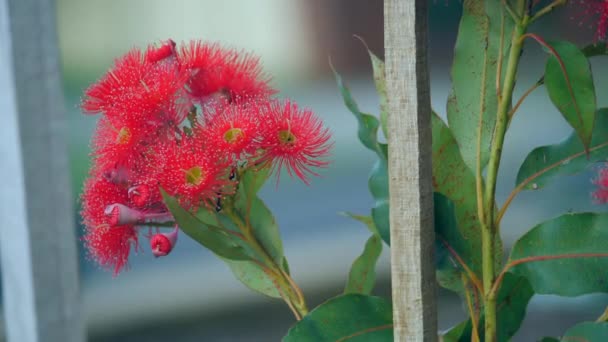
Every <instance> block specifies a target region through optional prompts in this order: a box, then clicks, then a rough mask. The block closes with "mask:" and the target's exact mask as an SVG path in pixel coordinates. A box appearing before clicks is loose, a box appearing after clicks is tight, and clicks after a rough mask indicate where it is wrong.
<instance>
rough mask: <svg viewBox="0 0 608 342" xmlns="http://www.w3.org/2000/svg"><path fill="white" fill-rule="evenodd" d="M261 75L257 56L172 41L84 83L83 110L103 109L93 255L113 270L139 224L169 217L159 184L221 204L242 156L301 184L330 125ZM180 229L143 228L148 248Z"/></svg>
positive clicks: (167, 242)
mask: <svg viewBox="0 0 608 342" xmlns="http://www.w3.org/2000/svg"><path fill="white" fill-rule="evenodd" d="M267 81H268V79H267V77H265V76H264V75H263V74H262V71H261V67H260V63H259V61H258V59H257V58H256V57H253V56H251V55H248V54H243V53H241V52H237V51H235V50H229V49H222V48H221V47H220V46H219V45H218V44H207V43H202V42H198V41H196V42H192V43H190V44H188V45H184V46H181V47H179V48H176V44H175V43H174V42H173V41H171V40H169V41H167V42H164V43H163V44H161V45H160V46H149V47H147V48H146V49H144V50H138V49H133V50H131V51H129V52H128V53H127V54H125V55H124V56H123V57H121V58H119V59H117V60H116V62H115V64H114V66H113V68H112V69H111V70H110V71H108V73H106V75H104V76H103V77H102V78H101V79H100V80H99V81H98V82H97V83H95V84H93V85H92V86H91V87H90V88H89V89H87V91H86V93H85V98H84V100H83V102H82V109H83V111H85V112H87V113H100V114H102V117H101V118H100V119H99V121H98V126H97V130H96V132H95V135H94V137H93V139H92V154H93V157H94V158H93V166H92V168H91V171H90V179H89V180H87V182H86V184H85V189H84V193H83V195H82V213H81V214H82V217H83V222H84V224H85V226H86V232H85V236H84V241H85V244H86V247H87V249H88V251H89V256H90V257H91V258H92V259H93V260H95V261H96V262H97V263H99V264H100V265H101V266H102V267H103V268H107V269H112V270H113V272H114V274H115V275H116V274H118V273H119V272H120V271H121V270H123V269H124V268H125V267H126V266H127V264H128V259H129V255H130V253H131V248H132V247H133V246H134V247H135V248H136V249H137V247H138V239H139V237H138V229H140V227H141V226H154V225H157V224H160V223H163V224H166V222H172V221H173V218H172V216H171V215H170V214H169V213H168V211H167V208H166V207H165V205H164V203H163V201H162V196H161V194H160V191H159V187H162V188H164V189H165V190H166V191H167V192H168V193H169V194H170V195H172V196H175V197H177V198H178V200H179V201H180V204H181V205H183V206H185V207H187V208H188V209H189V210H192V211H195V210H201V209H203V210H209V209H211V208H215V209H216V210H221V205H220V203H219V201H220V200H219V199H218V198H222V197H224V196H231V195H233V194H234V187H235V185H236V184H237V180H236V179H235V177H234V173H235V169H236V168H237V167H239V165H242V164H241V163H240V162H242V161H251V162H253V161H254V160H255V162H256V163H266V165H270V166H271V167H273V168H275V169H277V170H278V171H280V169H282V168H283V167H286V168H287V170H288V172H289V174H290V175H292V174H293V173H295V174H296V175H297V176H298V177H299V178H301V179H302V180H303V181H304V182H306V183H308V177H309V175H311V174H312V175H316V173H315V171H314V170H313V168H316V167H324V166H326V165H327V164H328V162H327V161H325V160H323V159H324V158H325V157H327V155H328V153H329V148H330V146H331V144H330V143H329V138H330V136H329V132H328V130H327V129H325V128H323V126H322V124H321V121H320V120H319V119H318V118H316V117H315V116H314V115H313V114H312V112H311V111H310V110H300V109H299V108H298V107H297V106H296V105H295V104H293V103H291V102H289V101H287V102H285V103H280V102H277V101H276V100H272V99H271V98H270V95H272V94H274V93H275V90H274V89H272V88H271V87H270V86H269V85H268V83H267ZM186 117H187V118H188V120H186ZM218 208H219V209H218ZM178 230H179V229H178V228H177V227H175V229H174V230H173V231H172V232H170V233H162V234H161V233H157V234H154V235H152V236H146V237H147V238H149V239H150V248H151V250H152V254H153V255H154V256H157V257H158V256H165V255H167V254H169V253H170V252H171V251H172V250H173V248H174V246H175V243H176V240H177V234H178Z"/></svg>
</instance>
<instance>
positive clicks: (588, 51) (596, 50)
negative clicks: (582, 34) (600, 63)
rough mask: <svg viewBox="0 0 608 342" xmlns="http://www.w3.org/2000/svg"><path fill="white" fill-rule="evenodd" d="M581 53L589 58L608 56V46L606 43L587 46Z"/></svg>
mask: <svg viewBox="0 0 608 342" xmlns="http://www.w3.org/2000/svg"><path fill="white" fill-rule="evenodd" d="M581 51H582V52H583V54H584V55H585V56H587V57H588V58H589V57H595V56H603V55H608V44H606V43H604V42H598V43H595V44H591V45H587V46H585V47H584V48H583V49H582V50H581Z"/></svg>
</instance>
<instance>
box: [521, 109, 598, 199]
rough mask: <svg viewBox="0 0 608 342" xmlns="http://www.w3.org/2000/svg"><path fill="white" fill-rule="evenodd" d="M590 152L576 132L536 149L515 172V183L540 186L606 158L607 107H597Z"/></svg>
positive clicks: (529, 186)
mask: <svg viewBox="0 0 608 342" xmlns="http://www.w3.org/2000/svg"><path fill="white" fill-rule="evenodd" d="M596 121H597V122H596V124H595V128H594V131H593V136H592V140H591V144H590V146H589V153H588V154H585V147H584V146H583V143H582V142H581V140H580V138H579V136H578V135H577V134H576V133H572V134H571V135H570V137H568V138H567V139H566V140H564V141H563V142H561V143H559V144H556V145H549V146H542V147H537V148H535V149H534V150H533V151H532V152H530V154H528V156H527V157H526V159H525V160H524V162H523V164H522V165H521V167H520V168H519V172H518V173H517V184H518V185H520V184H522V183H523V182H524V181H526V179H529V181H527V184H526V185H525V186H524V189H525V190H534V189H540V188H543V187H544V186H546V185H547V184H549V183H551V181H553V180H554V179H556V178H557V177H558V176H560V175H571V174H575V173H577V172H581V171H583V170H585V168H587V167H588V166H589V165H592V164H593V163H596V162H598V161H601V160H605V159H607V158H608V130H606V127H608V108H603V109H600V110H598V112H597V115H596Z"/></svg>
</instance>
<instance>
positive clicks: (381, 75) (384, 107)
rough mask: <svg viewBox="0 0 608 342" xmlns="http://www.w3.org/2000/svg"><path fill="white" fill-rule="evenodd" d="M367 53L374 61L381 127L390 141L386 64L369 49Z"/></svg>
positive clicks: (373, 67)
mask: <svg viewBox="0 0 608 342" xmlns="http://www.w3.org/2000/svg"><path fill="white" fill-rule="evenodd" d="M367 52H368V53H369V57H370V58H371V60H372V69H373V72H374V84H375V85H376V92H377V93H378V97H379V99H380V127H382V133H383V134H384V137H385V138H387V139H388V95H387V92H386V74H385V69H384V62H383V61H382V60H381V59H380V58H378V56H376V55H375V54H374V53H373V52H371V51H370V50H369V49H368V50H367Z"/></svg>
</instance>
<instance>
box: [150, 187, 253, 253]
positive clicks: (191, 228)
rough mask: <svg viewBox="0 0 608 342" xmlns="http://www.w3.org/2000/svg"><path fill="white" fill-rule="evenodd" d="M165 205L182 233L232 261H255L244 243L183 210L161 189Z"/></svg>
mask: <svg viewBox="0 0 608 342" xmlns="http://www.w3.org/2000/svg"><path fill="white" fill-rule="evenodd" d="M160 192H161V194H162V196H163V200H164V202H165V205H166V206H167V208H168V209H169V211H170V212H171V214H172V215H173V217H174V218H175V222H176V223H177V224H178V225H179V228H180V229H181V231H183V232H184V233H186V235H188V236H190V237H191V238H192V239H194V240H195V241H197V242H198V243H200V244H201V245H203V246H204V247H206V248H207V249H209V250H210V251H212V252H213V253H215V254H217V255H219V256H221V257H223V258H226V259H230V260H254V259H255V258H254V257H253V256H252V254H251V253H250V252H249V251H248V250H247V249H246V248H245V246H244V245H243V241H242V240H241V239H239V238H238V237H236V236H234V235H232V234H230V233H229V232H228V231H226V230H223V229H221V228H218V227H214V226H212V225H209V224H205V223H203V222H202V221H200V220H199V219H197V218H196V217H195V216H194V215H192V214H191V213H189V212H188V211H187V210H185V209H184V208H182V207H181V206H180V205H179V203H178V202H177V200H176V199H175V198H174V197H172V196H170V195H169V194H167V193H166V192H165V191H164V190H163V189H160Z"/></svg>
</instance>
